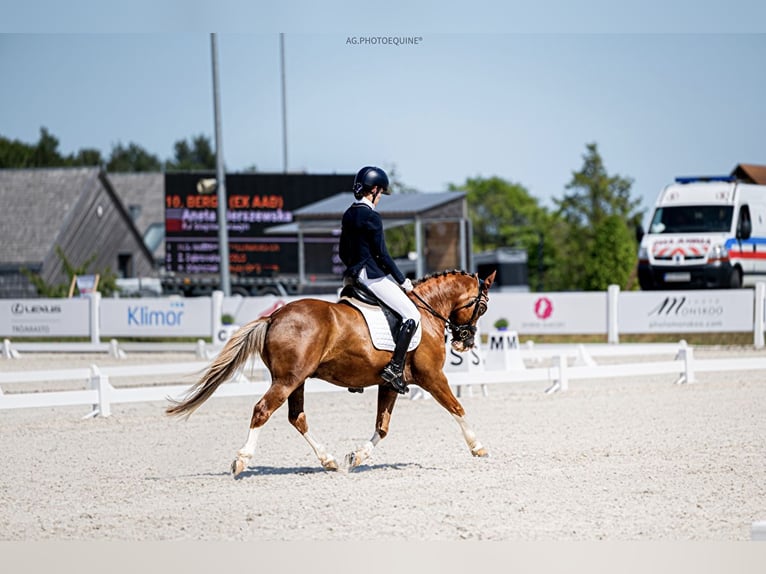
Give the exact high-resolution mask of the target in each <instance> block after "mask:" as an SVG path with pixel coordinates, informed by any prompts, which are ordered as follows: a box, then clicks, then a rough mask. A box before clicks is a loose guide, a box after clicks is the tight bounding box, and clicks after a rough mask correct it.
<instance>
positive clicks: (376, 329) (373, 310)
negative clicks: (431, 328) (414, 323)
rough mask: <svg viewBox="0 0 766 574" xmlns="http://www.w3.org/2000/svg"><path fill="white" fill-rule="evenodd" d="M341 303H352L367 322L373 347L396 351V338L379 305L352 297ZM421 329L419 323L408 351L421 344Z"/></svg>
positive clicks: (345, 298)
mask: <svg viewBox="0 0 766 574" xmlns="http://www.w3.org/2000/svg"><path fill="white" fill-rule="evenodd" d="M340 300H341V301H346V302H347V303H350V304H351V305H353V306H354V307H356V308H357V309H359V311H361V313H362V315H363V316H364V320H365V321H366V322H367V328H368V329H369V331H370V337H371V338H372V346H373V347H375V348H376V349H378V350H379V351H393V350H394V338H393V337H392V336H391V328H390V327H389V326H388V321H387V320H386V316H385V315H384V314H383V311H382V310H381V308H380V307H378V306H377V305H368V304H367V303H362V302H361V301H359V300H358V299H352V298H351V297H341V298H340ZM421 331H422V329H421V327H420V324H419V323H418V328H417V329H416V330H415V334H414V335H413V336H412V340H410V346H409V347H407V351H413V350H415V349H416V348H417V347H418V345H419V344H420V335H421Z"/></svg>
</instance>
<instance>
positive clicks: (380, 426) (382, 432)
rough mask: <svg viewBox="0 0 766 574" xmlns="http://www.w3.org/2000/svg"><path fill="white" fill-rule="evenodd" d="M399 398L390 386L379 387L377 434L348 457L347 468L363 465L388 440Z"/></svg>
mask: <svg viewBox="0 0 766 574" xmlns="http://www.w3.org/2000/svg"><path fill="white" fill-rule="evenodd" d="M398 396H399V393H398V392H397V391H396V390H395V389H394V388H393V387H391V386H389V385H380V386H379V387H378V416H377V420H376V422H375V432H374V433H373V435H372V438H371V439H370V440H368V441H367V442H366V443H364V444H363V445H362V446H361V447H359V448H358V449H356V450H355V451H354V452H351V453H349V454H347V455H346V460H345V463H346V468H348V469H349V470H351V469H352V468H355V467H357V466H359V465H360V464H362V463H363V462H364V461H365V460H367V459H368V458H370V456H372V451H373V449H374V448H375V447H376V446H377V444H378V443H379V442H380V441H381V440H383V439H384V438H386V435H387V434H388V424H389V422H391V412H392V411H393V410H394V404H395V403H396V399H397V397H398Z"/></svg>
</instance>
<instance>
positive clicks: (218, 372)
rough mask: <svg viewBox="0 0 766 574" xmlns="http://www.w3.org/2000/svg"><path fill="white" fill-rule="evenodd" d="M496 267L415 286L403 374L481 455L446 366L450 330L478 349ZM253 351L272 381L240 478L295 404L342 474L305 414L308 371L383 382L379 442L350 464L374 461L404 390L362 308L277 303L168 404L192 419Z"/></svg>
mask: <svg viewBox="0 0 766 574" xmlns="http://www.w3.org/2000/svg"><path fill="white" fill-rule="evenodd" d="M494 279H495V273H494V272H493V273H492V274H491V275H490V276H489V277H487V278H486V279H484V280H482V279H479V277H478V275H476V274H473V275H471V274H468V273H465V272H464V271H445V272H443V273H438V274H433V275H429V276H426V277H424V278H423V279H421V280H419V281H417V282H415V284H414V285H415V287H414V289H413V290H412V291H411V292H410V294H409V296H410V298H411V299H413V302H414V303H415V304H416V305H417V306H418V307H419V308H420V313H421V326H422V329H423V332H422V336H421V340H420V344H419V345H418V347H417V348H416V349H415V350H414V351H412V352H410V353H408V355H407V360H406V363H405V371H404V378H405V382H406V383H407V384H416V385H418V386H420V387H421V388H422V389H424V390H426V391H428V392H429V393H430V394H431V396H433V398H434V399H435V400H436V401H437V402H438V403H439V404H440V405H441V406H443V407H444V408H445V409H447V411H448V412H449V413H450V414H451V415H452V416H453V417H454V418H455V420H456V421H457V423H458V425H459V426H460V430H461V431H462V433H463V438H464V439H465V441H466V443H467V444H468V447H469V449H470V450H471V454H473V455H474V456H482V457H483V456H487V454H488V453H487V450H486V449H485V448H484V447H483V446H482V445H481V443H479V441H478V439H477V438H476V435H475V434H474V432H473V430H472V429H471V427H470V426H469V425H468V423H467V422H466V420H465V411H464V410H463V407H462V405H461V404H460V403H459V402H458V400H457V399H456V398H455V395H454V394H453V393H452V389H450V386H449V384H448V382H447V377H446V376H445V374H444V372H443V366H444V358H445V353H446V350H445V346H444V335H445V329H446V328H449V330H450V331H451V332H452V343H451V344H452V347H453V348H454V349H455V350H457V351H460V352H462V351H466V350H468V349H470V348H471V347H473V345H474V336H475V333H476V322H477V320H478V319H479V317H480V316H481V315H482V314H483V313H484V312H485V311H486V310H487V302H488V300H489V295H488V292H489V288H490V286H491V285H492V282H493V281H494ZM253 355H260V356H261V358H262V359H263V362H264V363H265V364H266V366H267V367H268V369H269V371H270V373H271V386H270V387H269V389H268V390H267V391H266V392H265V393H264V395H263V396H262V397H261V398H260V400H259V401H258V402H257V403H256V405H255V408H254V409H253V416H252V418H251V420H250V432H249V434H248V437H247V442H246V443H245V445H244V446H243V447H242V448H241V449H240V450H239V451H238V452H237V458H236V459H234V462H233V463H232V465H231V472H232V474H233V475H234V476H236V475H238V474H239V473H241V472H242V471H243V470H245V468H247V466H248V464H249V463H250V461H251V459H252V457H253V455H254V454H255V446H256V442H257V440H258V433H259V431H260V429H261V427H262V426H263V425H264V424H265V423H266V421H267V420H268V419H269V417H270V416H271V414H272V413H273V412H274V411H276V410H277V409H278V408H279V407H280V406H281V405H282V403H284V402H285V400H287V406H288V415H287V416H288V419H289V421H290V423H291V424H292V425H293V426H294V427H295V428H296V429H297V430H298V432H299V433H301V435H302V436H303V438H305V439H306V441H307V442H308V443H309V445H310V446H311V448H312V449H313V450H314V453H315V454H316V456H317V458H318V459H319V462H320V463H321V464H322V466H323V467H324V468H325V469H327V470H338V468H339V467H338V463H337V461H336V460H335V458H334V457H333V456H332V455H331V454H330V453H328V452H327V450H325V447H324V446H323V445H322V444H321V443H320V442H318V441H317V440H316V439H315V438H314V437H313V436H312V435H311V433H309V426H308V422H307V421H306V414H305V413H304V412H303V391H304V382H305V380H306V379H307V378H309V377H315V378H319V379H323V380H325V381H328V382H330V383H333V384H335V385H339V386H341V387H348V388H363V387H371V386H375V385H377V387H378V413H377V421H376V424H375V432H374V434H373V435H372V438H371V439H370V440H369V441H367V442H366V443H364V444H363V445H362V446H361V447H360V448H358V449H357V450H356V451H354V452H352V453H350V454H348V455H347V456H346V458H345V465H346V467H347V468H348V469H351V468H354V467H356V466H359V465H360V464H362V462H364V461H365V460H366V459H368V458H369V457H370V455H371V454H372V451H373V449H374V448H375V446H376V445H377V444H378V442H380V440H381V439H383V438H384V437H385V436H386V434H387V433H388V425H389V421H390V419H391V412H392V410H393V407H394V403H396V399H397V396H398V393H397V392H396V391H395V390H394V389H393V388H392V387H390V386H388V385H386V384H382V381H381V379H380V371H381V370H382V369H383V367H384V366H385V365H386V364H387V363H388V361H389V359H390V358H391V352H390V351H379V350H376V349H375V348H374V347H373V345H372V341H371V339H370V334H369V332H368V329H367V326H366V324H365V321H364V319H363V318H362V315H361V313H360V312H359V311H358V310H356V309H355V308H353V307H352V306H350V305H347V304H344V303H330V302H327V301H321V300H318V299H300V300H296V301H294V302H292V303H288V304H287V305H285V306H283V307H281V308H279V309H278V310H276V311H275V312H274V313H272V314H271V315H270V316H268V317H264V318H260V319H257V320H255V321H251V322H250V323H248V324H247V325H245V326H243V327H242V328H241V329H239V330H238V331H237V332H236V333H234V335H232V337H231V338H230V339H229V341H228V342H227V343H226V345H225V346H224V348H223V349H222V350H221V352H220V353H219V354H218V356H217V357H216V358H215V359H214V360H213V362H212V363H211V364H210V366H209V367H208V368H207V370H206V372H205V373H204V375H203V376H202V378H201V379H200V380H199V381H198V382H197V383H195V384H194V385H193V386H192V387H191V389H190V390H189V392H188V394H187V396H186V397H185V398H184V399H183V400H181V401H173V404H172V405H171V406H170V407H168V408H167V409H166V411H165V412H166V413H167V414H169V415H178V416H183V415H185V416H189V415H190V414H191V413H193V412H194V411H195V410H196V409H197V408H199V407H200V405H202V403H203V402H205V401H206V400H207V399H208V398H209V397H210V396H211V395H212V394H213V392H214V391H215V390H216V389H217V388H218V386H219V385H221V384H222V383H224V382H225V381H227V380H229V379H230V378H231V377H233V376H234V375H235V373H236V372H237V370H238V369H239V368H240V367H242V366H243V365H244V364H245V363H246V362H247V361H248V359H249V358H250V357H251V356H253Z"/></svg>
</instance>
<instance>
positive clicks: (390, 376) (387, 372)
mask: <svg viewBox="0 0 766 574" xmlns="http://www.w3.org/2000/svg"><path fill="white" fill-rule="evenodd" d="M380 378H381V379H383V380H384V381H385V382H386V383H388V384H389V385H391V386H392V387H393V388H394V390H395V391H396V392H397V393H399V394H400V395H403V394H405V393H408V392H409V391H410V388H409V387H408V386H407V385H406V384H405V383H404V376H403V375H402V374H400V373H397V372H396V371H395V370H394V368H393V367H392V366H391V365H386V367H385V368H384V369H383V371H382V372H381V373H380Z"/></svg>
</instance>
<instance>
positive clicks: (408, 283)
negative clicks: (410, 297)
mask: <svg viewBox="0 0 766 574" xmlns="http://www.w3.org/2000/svg"><path fill="white" fill-rule="evenodd" d="M400 287H401V288H402V289H404V292H405V293H409V292H410V291H412V289H413V287H412V281H410V278H409V277H407V278H406V279H405V280H404V283H402V284H401V285H400Z"/></svg>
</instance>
